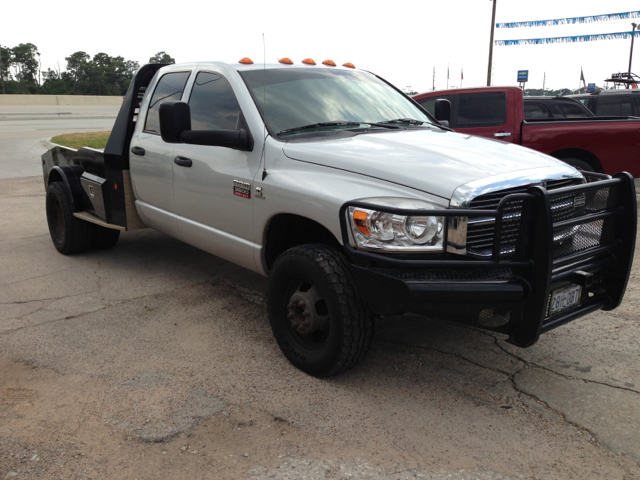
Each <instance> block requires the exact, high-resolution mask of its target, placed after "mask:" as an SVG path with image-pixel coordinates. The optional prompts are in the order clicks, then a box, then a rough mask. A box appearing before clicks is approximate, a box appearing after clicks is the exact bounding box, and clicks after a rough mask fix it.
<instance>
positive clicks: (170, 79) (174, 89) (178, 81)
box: [144, 72, 191, 135]
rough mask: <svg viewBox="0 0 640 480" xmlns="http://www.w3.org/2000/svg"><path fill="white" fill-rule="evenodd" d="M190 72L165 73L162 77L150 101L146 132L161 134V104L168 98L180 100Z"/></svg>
mask: <svg viewBox="0 0 640 480" xmlns="http://www.w3.org/2000/svg"><path fill="white" fill-rule="evenodd" d="M190 74H191V72H175V73H165V74H164V75H163V76H162V77H161V78H160V80H159V81H158V84H157V85H156V89H155V91H154V92H153V96H152V97H151V102H149V110H148V112H147V119H146V121H145V124H144V131H145V132H147V133H153V134H156V135H160V114H159V111H160V104H161V103H162V102H166V101H167V100H180V98H182V92H184V86H185V85H186V84H187V80H188V79H189V75H190Z"/></svg>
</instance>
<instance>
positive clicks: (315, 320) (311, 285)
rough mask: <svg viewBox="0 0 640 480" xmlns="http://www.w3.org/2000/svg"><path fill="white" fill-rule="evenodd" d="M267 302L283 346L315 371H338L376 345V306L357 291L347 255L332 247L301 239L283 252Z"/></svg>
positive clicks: (292, 358) (303, 367)
mask: <svg viewBox="0 0 640 480" xmlns="http://www.w3.org/2000/svg"><path fill="white" fill-rule="evenodd" d="M267 303H268V312H269V321H270V323H271V329H272V331H273V334H274V336H275V338H276V341H277V342H278V345H279V346H280V349H281V350H282V352H283V353H284V355H285V356H286V357H287V359H288V360H289V361H290V362H291V363H292V364H293V365H294V366H296V367H297V368H299V369H300V370H302V371H303V372H306V373H308V374H310V375H313V376H316V377H329V376H332V375H337V374H339V373H341V372H343V371H345V370H347V369H349V368H351V367H352V366H354V365H355V364H356V363H357V362H358V361H359V360H360V359H361V358H362V357H363V356H364V354H365V353H366V352H367V350H368V349H369V347H370V346H371V341H372V339H373V329H374V322H373V316H372V314H371V311H370V310H369V309H368V307H367V306H366V304H365V303H364V302H363V301H362V300H360V299H359V298H358V297H357V296H356V293H355V290H354V288H353V286H352V282H351V276H350V273H349V267H348V265H347V262H346V259H345V257H344V256H343V255H342V254H340V253H339V252H337V251H336V250H334V249H332V248H330V247H327V246H324V245H301V246H298V247H294V248H291V249H290V250H287V251H286V252H284V253H283V254H282V255H280V256H279V257H278V258H277V260H276V261H275V263H274V265H273V268H272V269H271V272H270V273H269V287H268V294H267Z"/></svg>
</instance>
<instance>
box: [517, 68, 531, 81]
mask: <svg viewBox="0 0 640 480" xmlns="http://www.w3.org/2000/svg"><path fill="white" fill-rule="evenodd" d="M528 80H529V70H518V82H519V83H523V82H527V81H528Z"/></svg>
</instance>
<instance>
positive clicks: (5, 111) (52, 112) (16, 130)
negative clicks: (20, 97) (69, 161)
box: [0, 105, 120, 179]
mask: <svg viewBox="0 0 640 480" xmlns="http://www.w3.org/2000/svg"><path fill="white" fill-rule="evenodd" d="M119 109H120V107H119V106H114V105H107V106H100V105H93V106H86V105H82V106H80V105H60V106H58V105H35V106H31V105H30V106H24V105H0V179H5V178H21V177H27V176H32V175H42V165H41V163H40V156H41V155H42V154H43V153H44V152H46V151H47V149H48V146H47V141H48V140H49V139H50V138H51V137H53V136H56V135H61V134H63V133H74V132H95V131H101V130H111V128H112V127H113V123H114V122H115V119H116V116H117V115H118V111H119Z"/></svg>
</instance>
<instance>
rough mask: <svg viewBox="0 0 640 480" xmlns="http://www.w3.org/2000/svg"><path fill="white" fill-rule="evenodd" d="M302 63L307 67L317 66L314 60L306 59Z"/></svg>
mask: <svg viewBox="0 0 640 480" xmlns="http://www.w3.org/2000/svg"><path fill="white" fill-rule="evenodd" d="M302 63H304V64H305V65H315V64H316V62H315V60H313V59H312V58H305V59H304V60H302Z"/></svg>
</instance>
